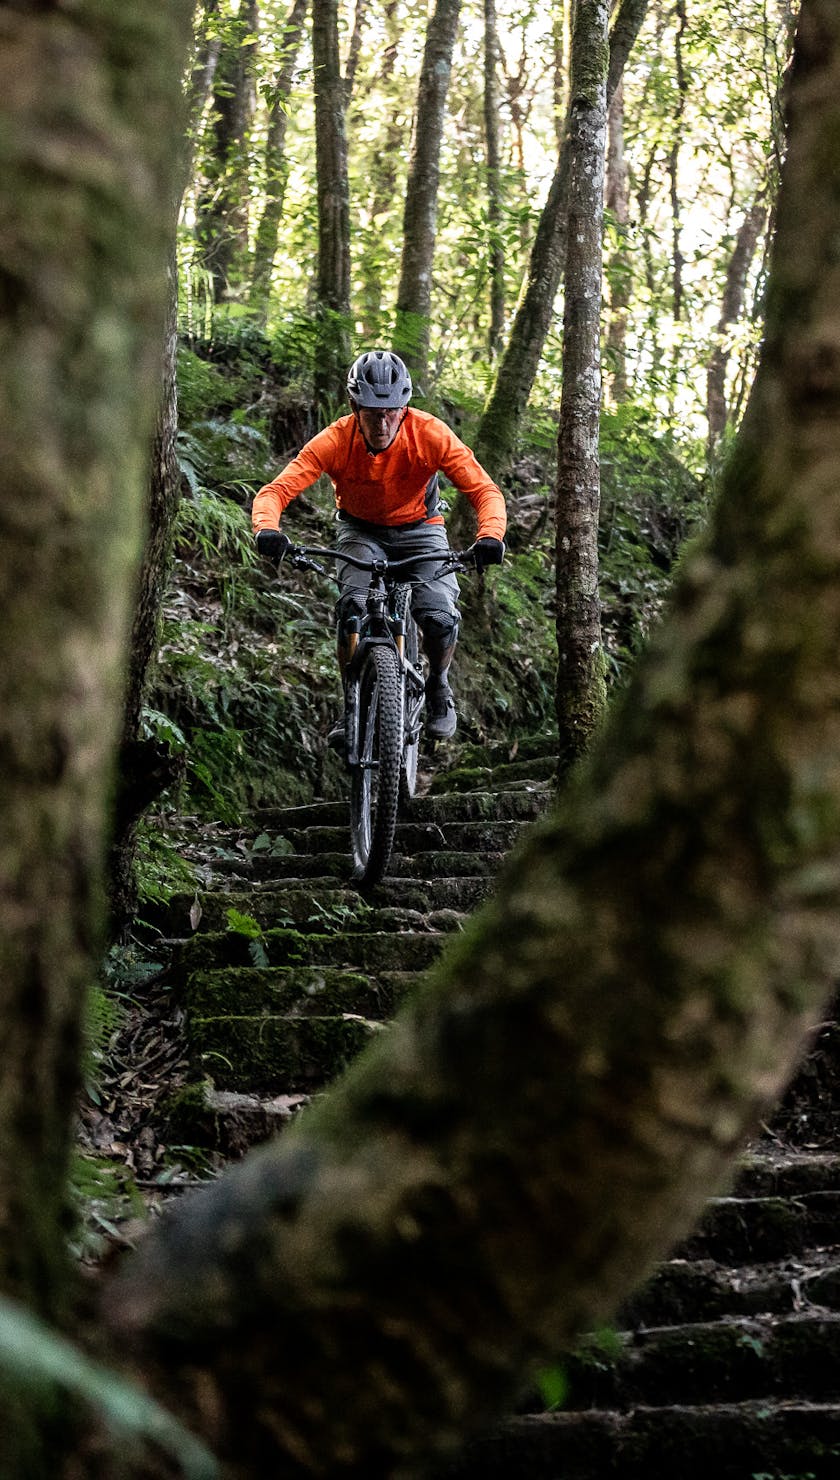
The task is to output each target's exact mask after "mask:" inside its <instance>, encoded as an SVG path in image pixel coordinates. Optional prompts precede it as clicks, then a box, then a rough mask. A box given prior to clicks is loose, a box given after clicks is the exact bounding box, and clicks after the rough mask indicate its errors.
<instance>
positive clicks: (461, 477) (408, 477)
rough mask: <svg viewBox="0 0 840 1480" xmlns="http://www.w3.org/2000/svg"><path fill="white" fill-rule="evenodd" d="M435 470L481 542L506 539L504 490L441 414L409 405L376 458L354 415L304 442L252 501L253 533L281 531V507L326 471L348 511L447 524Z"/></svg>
mask: <svg viewBox="0 0 840 1480" xmlns="http://www.w3.org/2000/svg"><path fill="white" fill-rule="evenodd" d="M438 472H442V473H445V474H446V477H447V478H448V479H449V480H450V482H451V483H453V484H454V486H455V487H456V488H458V489H460V491H461V492H462V493H464V494H466V496H467V498H468V499H469V501H470V503H471V504H472V506H473V508H474V509H475V511H476V514H477V516H478V534H477V538H478V539H481V538H482V537H485V536H492V537H493V538H495V539H498V540H500V539H502V538H503V536H504V532H505V529H506V527H507V515H506V513H505V501H504V498H503V497H502V494H501V491H500V489H499V488H497V486H496V484H495V483H494V482H493V481H492V479H491V478H490V477H489V475H488V474H487V473H485V471H484V469H483V468H482V467H481V464H480V463H478V462H477V461H476V459H475V458H474V457H473V455H472V453H471V452H470V449H469V448H468V447H465V445H464V443H463V442H461V441H459V439H458V438H457V437H456V436H455V433H454V432H452V431H450V429H449V427H448V426H446V424H445V423H444V422H442V421H439V420H438V418H437V417H436V416H430V415H429V414H428V412H426V411H415V410H414V408H413V407H410V408H409V409H408V410H407V411H406V414H405V416H404V417H403V419H402V421H401V422H400V425H399V428H398V430H397V434H396V436H395V437H394V440H393V442H392V443H391V445H390V447H386V448H385V449H384V451H382V452H376V453H371V452H369V451H368V447H367V443H366V442H365V439H364V437H363V436H362V433H361V431H360V429H359V426H358V424H357V422H356V418H355V417H354V416H342V417H340V418H339V420H338V421H335V422H333V424H332V426H329V427H327V428H326V429H325V431H323V432H319V433H318V435H317V436H315V437H313V438H312V440H311V441H309V442H307V443H306V445H305V447H303V448H302V449H301V451H300V452H299V453H298V455H297V457H294V458H292V461H291V462H290V463H288V464H287V465H286V467H285V468H284V469H283V471H282V473H281V474H280V475H279V477H277V478H274V479H273V481H272V482H271V483H266V485H265V487H264V488H261V489H260V491H259V493H258V494H257V496H256V498H255V499H254V507H253V510H252V515H251V518H252V523H253V526H254V533H255V534H258V533H259V531H260V530H261V529H276V528H277V526H278V524H279V523H280V516H281V514H282V513H283V510H284V509H285V508H286V507H287V506H288V505H289V504H290V503H291V501H292V499H293V498H297V495H298V494H299V493H303V490H304V489H305V488H309V487H310V485H311V484H313V483H314V482H315V480H316V479H317V478H318V477H320V475H321V473H326V474H327V475H328V477H329V478H330V479H331V480H332V483H333V486H334V488H335V501H336V505H337V507H338V508H339V509H341V510H342V512H343V513H346V514H349V515H350V516H351V517H352V518H354V519H363V520H365V522H366V523H369V524H386V525H395V524H413V523H415V522H416V521H418V520H421V519H422V520H427V521H428V522H429V523H430V524H442V523H443V516H442V515H441V514H440V513H439V512H438V486H437V483H438Z"/></svg>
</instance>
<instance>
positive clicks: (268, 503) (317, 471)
mask: <svg viewBox="0 0 840 1480" xmlns="http://www.w3.org/2000/svg"><path fill="white" fill-rule="evenodd" d="M334 445H335V436H334V433H333V428H332V427H327V428H326V430H325V431H323V432H319V433H318V435H317V436H316V437H313V438H312V439H311V441H309V442H307V443H306V444H305V446H303V447H302V448H301V450H300V452H299V453H298V455H297V457H293V458H292V461H291V462H290V463H287V464H286V467H285V468H284V469H283V471H282V473H280V474H279V475H278V477H276V478H274V479H273V480H272V482H271V483H266V484H265V486H264V487H263V488H261V489H260V491H259V493H258V494H257V495H256V497H255V499H254V506H253V508H252V510H251V524H252V527H253V530H254V534H255V535H258V534H259V533H260V531H261V530H264V529H269V530H270V529H277V527H278V525H279V523H280V516H281V514H282V513H283V510H284V509H285V508H286V507H287V506H288V505H289V504H290V503H291V502H292V499H293V498H297V496H298V494H299V493H303V491H304V489H305V488H311V486H312V484H313V483H315V482H317V480H318V479H319V478H320V476H321V474H322V473H329V471H330V468H331V467H332V461H333V460H332V456H331V454H332V451H333V449H334Z"/></svg>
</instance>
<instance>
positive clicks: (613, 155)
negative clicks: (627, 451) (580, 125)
mask: <svg viewBox="0 0 840 1480" xmlns="http://www.w3.org/2000/svg"><path fill="white" fill-rule="evenodd" d="M605 204H606V208H607V210H608V211H609V212H610V215H611V217H612V224H613V227H614V229H615V235H616V245H615V249H614V251H613V252H612V254H611V256H610V260H609V262H608V264H607V280H608V283H609V289H610V316H609V325H608V328H607V343H606V361H607V373H608V375H609V381H610V395H611V398H612V401H613V403H614V404H615V405H617V406H620V405H621V404H622V403H623V402H624V401H626V400H627V393H628V382H627V353H626V339H627V310H628V308H629V306H630V297H631V288H632V282H633V266H632V260H631V255H630V252H629V251H628V242H627V233H628V225H629V221H630V181H629V177H628V171H627V161H626V159H625V155H624V83H623V82H620V83H619V85H618V87H617V88H616V90H615V93H614V95H613V100H612V103H611V104H610V109H609V114H608V116H607V183H606V192H605Z"/></svg>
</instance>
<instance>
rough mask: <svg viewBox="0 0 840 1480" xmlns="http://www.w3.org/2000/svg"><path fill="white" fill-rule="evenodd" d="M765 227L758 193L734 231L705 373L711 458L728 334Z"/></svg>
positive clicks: (720, 424)
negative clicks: (733, 242) (711, 348)
mask: <svg viewBox="0 0 840 1480" xmlns="http://www.w3.org/2000/svg"><path fill="white" fill-rule="evenodd" d="M766 224H767V200H766V196H765V195H764V193H763V192H762V193H761V194H759V195H758V196H757V198H756V199H755V200H754V201H753V203H752V205H751V206H750V208H749V210H748V211H747V212H746V214H745V216H744V219H743V221H742V222H741V225H740V226H739V228H738V232H737V234H736V237H735V245H734V247H733V249H732V254H731V256H730V258H729V262H728V263H727V267H726V278H725V280H724V287H723V299H722V301H721V307H720V318H719V320H718V325H717V333H716V336H715V346H714V349H713V350H712V353H711V356H710V358H709V364H708V368H707V370H706V415H707V417H708V422H709V437H708V452H709V456H710V457H712V456H714V453H715V450H716V449H717V447H718V445H719V443H720V440H721V438H722V437H723V434H724V432H725V431H726V424H727V416H728V410H727V402H726V371H727V366H728V364H729V355H730V350H729V345H728V342H727V340H728V335H729V334H730V332H731V330H732V326H733V324H735V323H736V322H737V320H738V318H739V317H740V315H741V313H742V311H743V307H744V298H745V295H746V290H747V278H748V275H749V271H750V267H751V265H752V262H753V258H754V257H755V252H756V248H757V246H758V243H759V240H760V237H761V233H762V231H763V230H764V228H765V226H766Z"/></svg>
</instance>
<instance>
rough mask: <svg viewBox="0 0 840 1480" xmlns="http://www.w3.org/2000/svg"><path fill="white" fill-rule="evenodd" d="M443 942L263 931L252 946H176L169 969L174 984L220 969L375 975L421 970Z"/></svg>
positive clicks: (418, 935) (202, 942) (220, 941)
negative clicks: (326, 969)
mask: <svg viewBox="0 0 840 1480" xmlns="http://www.w3.org/2000/svg"><path fill="white" fill-rule="evenodd" d="M445 940H446V935H444V934H442V933H440V932H432V931H425V932H424V931H405V932H403V933H402V934H397V933H387V932H385V931H380V932H369V931H358V932H356V933H355V934H347V933H342V934H332V935H328V934H318V933H315V932H313V933H312V934H304V933H303V932H302V931H300V930H266V931H264V932H263V933H262V935H261V936H260V937H259V939H258V940H257V941H251V940H249V939H248V937H247V936H244V935H237V934H234V933H233V932H232V931H224V932H217V933H208V934H207V935H197V936H194V937H193V938H192V939H191V940H186V941H181V942H179V944H178V945H177V947H176V949H175V951H174V953H173V958H174V959H173V963H172V968H171V969H172V974H173V976H174V977H175V979H176V980H183V979H185V978H186V977H187V976H188V975H189V974H190V973H192V972H194V971H207V970H213V968H215V967H221V966H242V967H252V966H254V965H259V966H265V965H268V966H269V967H270V966H305V965H309V966H319V965H320V966H355V967H358V968H359V970H361V971H366V972H370V973H372V974H374V975H375V974H376V973H378V972H380V971H422V970H423V969H424V968H425V967H426V966H429V965H431V963H432V962H433V961H434V960H435V959H436V958H437V957H438V956H439V954H440V951H441V949H442V946H443V944H444V942H445ZM251 947H258V948H259V949H258V950H252V949H251ZM263 952H264V953H265V958H264V959H262V955H263ZM255 957H259V958H260V959H256V960H255Z"/></svg>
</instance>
